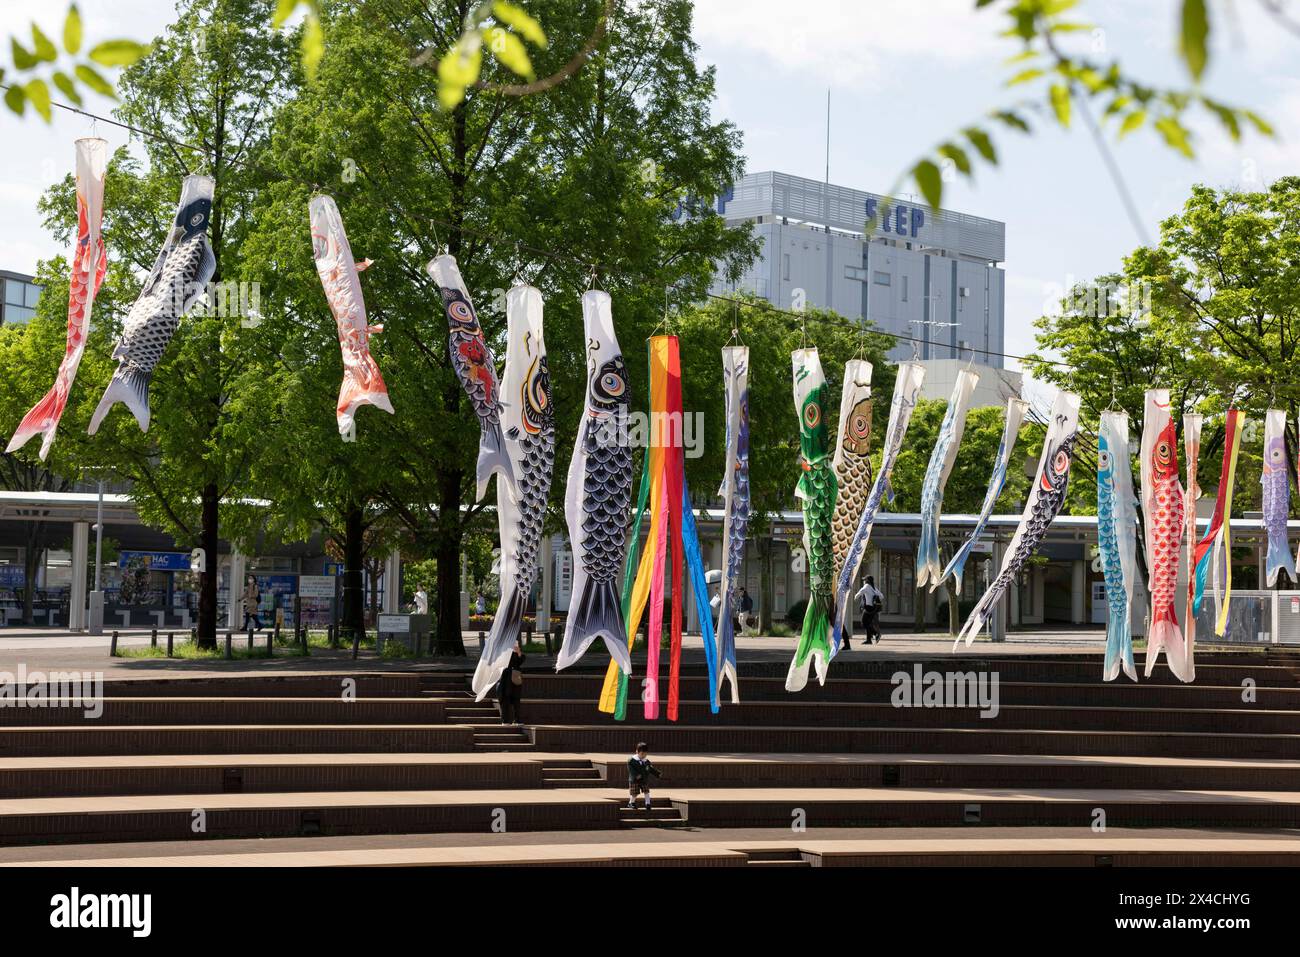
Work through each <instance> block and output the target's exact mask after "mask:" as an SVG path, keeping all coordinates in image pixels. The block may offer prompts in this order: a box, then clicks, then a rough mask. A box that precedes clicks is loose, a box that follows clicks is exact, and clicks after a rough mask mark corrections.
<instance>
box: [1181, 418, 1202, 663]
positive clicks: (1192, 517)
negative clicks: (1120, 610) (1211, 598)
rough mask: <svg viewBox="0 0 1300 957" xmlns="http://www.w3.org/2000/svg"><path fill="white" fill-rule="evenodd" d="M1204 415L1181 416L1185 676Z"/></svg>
mask: <svg viewBox="0 0 1300 957" xmlns="http://www.w3.org/2000/svg"><path fill="white" fill-rule="evenodd" d="M1204 423H1205V416H1203V415H1198V414H1196V413H1195V412H1189V413H1188V414H1187V415H1184V416H1183V450H1184V452H1185V453H1186V455H1187V488H1186V490H1185V493H1184V494H1185V495H1186V498H1187V539H1186V542H1187V547H1186V548H1184V549H1183V566H1184V567H1183V575H1184V577H1185V578H1186V579H1187V601H1186V602H1185V603H1184V609H1183V639H1184V644H1185V645H1186V646H1187V680H1188V681H1191V680H1193V679H1194V678H1195V677H1196V659H1195V658H1194V657H1193V652H1194V651H1195V647H1196V612H1195V611H1194V610H1193V607H1192V606H1193V604H1194V602H1195V598H1196V500H1197V499H1199V498H1200V497H1201V487H1200V485H1198V484H1197V482H1196V466H1197V463H1198V462H1199V461H1200V458H1201V427H1202V426H1203V425H1204Z"/></svg>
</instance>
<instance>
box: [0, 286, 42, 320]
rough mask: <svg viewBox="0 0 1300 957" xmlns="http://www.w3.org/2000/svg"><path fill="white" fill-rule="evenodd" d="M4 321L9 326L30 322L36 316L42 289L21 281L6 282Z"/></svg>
mask: <svg viewBox="0 0 1300 957" xmlns="http://www.w3.org/2000/svg"><path fill="white" fill-rule="evenodd" d="M4 287H5V289H4V307H3V320H4V322H5V323H7V324H22V323H26V322H30V321H31V318H32V317H33V316H34V315H36V304H37V303H38V302H39V301H40V298H41V287H40V286H37V285H34V284H33V283H30V282H23V281H22V280H21V279H5V280H4Z"/></svg>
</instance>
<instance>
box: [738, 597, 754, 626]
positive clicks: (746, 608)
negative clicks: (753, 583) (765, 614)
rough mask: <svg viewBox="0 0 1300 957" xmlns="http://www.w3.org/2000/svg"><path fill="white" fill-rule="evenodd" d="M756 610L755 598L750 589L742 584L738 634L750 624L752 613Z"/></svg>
mask: <svg viewBox="0 0 1300 957" xmlns="http://www.w3.org/2000/svg"><path fill="white" fill-rule="evenodd" d="M753 611H754V599H752V598H750V597H749V590H748V589H746V588H745V586H744V585H741V586H740V616H739V618H738V619H737V625H736V634H740V633H741V631H743V630H744V628H745V626H746V625H747V624H749V619H750V615H751V614H752V613H753Z"/></svg>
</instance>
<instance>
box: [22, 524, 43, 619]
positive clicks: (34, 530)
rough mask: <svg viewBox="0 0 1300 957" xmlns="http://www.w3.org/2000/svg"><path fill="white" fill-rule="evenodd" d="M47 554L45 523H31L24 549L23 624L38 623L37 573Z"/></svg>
mask: <svg viewBox="0 0 1300 957" xmlns="http://www.w3.org/2000/svg"><path fill="white" fill-rule="evenodd" d="M44 554H45V523H44V522H30V523H29V525H28V529H27V547H26V548H24V549H23V576H24V577H23V624H24V625H27V626H28V627H30V626H32V625H34V624H35V623H36V621H35V618H34V616H33V614H32V606H33V603H34V602H35V600H36V573H37V572H38V571H39V570H40V566H41V557H42V556H43V555H44Z"/></svg>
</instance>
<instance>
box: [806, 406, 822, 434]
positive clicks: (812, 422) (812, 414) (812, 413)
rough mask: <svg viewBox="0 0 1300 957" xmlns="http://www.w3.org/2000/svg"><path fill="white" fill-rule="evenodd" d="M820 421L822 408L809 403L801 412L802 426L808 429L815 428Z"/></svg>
mask: <svg viewBox="0 0 1300 957" xmlns="http://www.w3.org/2000/svg"><path fill="white" fill-rule="evenodd" d="M821 420H822V408H821V406H819V405H818V404H817V403H816V402H812V403H809V404H808V405H807V406H805V407H804V410H803V422H804V425H806V426H808V428H810V429H815V428H817V423H819V422H821Z"/></svg>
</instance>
